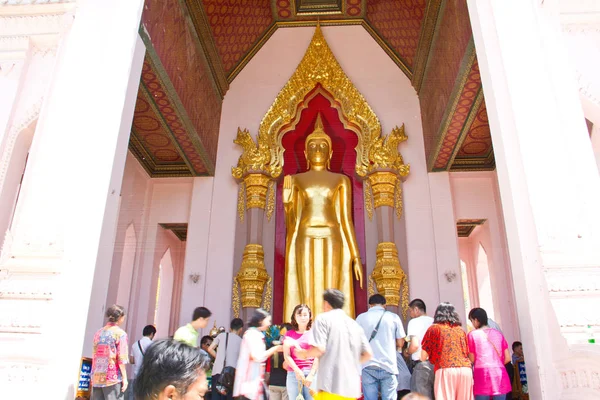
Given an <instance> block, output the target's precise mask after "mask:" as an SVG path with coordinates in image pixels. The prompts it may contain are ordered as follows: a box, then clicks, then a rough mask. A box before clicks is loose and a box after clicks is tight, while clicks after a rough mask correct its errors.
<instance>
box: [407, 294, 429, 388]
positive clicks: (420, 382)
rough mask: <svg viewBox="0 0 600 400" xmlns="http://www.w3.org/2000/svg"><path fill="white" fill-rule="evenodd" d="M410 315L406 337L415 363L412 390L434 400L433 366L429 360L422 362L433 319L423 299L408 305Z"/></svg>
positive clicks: (409, 352)
mask: <svg viewBox="0 0 600 400" xmlns="http://www.w3.org/2000/svg"><path fill="white" fill-rule="evenodd" d="M408 313H409V315H410V321H409V322H408V327H407V329H406V335H407V337H408V341H409V342H410V344H409V346H408V354H410V357H411V360H412V362H413V370H412V376H411V378H410V390H411V392H417V393H423V394H424V395H426V396H429V397H431V398H433V380H434V374H433V365H432V364H431V363H430V362H429V360H425V361H421V341H422V340H423V336H425V332H427V329H429V327H430V326H431V324H433V318H431V317H430V316H428V315H427V307H426V306H425V302H424V301H423V300H421V299H414V300H412V301H411V302H410V303H409V304H408Z"/></svg>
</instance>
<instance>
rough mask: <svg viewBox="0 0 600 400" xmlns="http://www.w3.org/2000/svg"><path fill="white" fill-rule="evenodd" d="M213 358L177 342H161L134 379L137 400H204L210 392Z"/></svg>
mask: <svg viewBox="0 0 600 400" xmlns="http://www.w3.org/2000/svg"><path fill="white" fill-rule="evenodd" d="M209 366H210V358H209V357H208V354H206V352H204V351H202V350H200V349H199V348H194V347H190V346H188V345H187V344H185V343H182V342H179V341H177V340H159V341H157V342H155V343H154V344H153V345H152V346H150V347H149V348H148V351H147V352H146V355H145V356H144V361H143V362H142V368H140V372H139V374H138V376H137V379H136V380H135V385H134V387H133V392H134V395H135V399H136V400H185V399H203V398H204V395H205V394H206V392H207V391H208V383H207V380H206V372H205V371H206V369H207V368H209Z"/></svg>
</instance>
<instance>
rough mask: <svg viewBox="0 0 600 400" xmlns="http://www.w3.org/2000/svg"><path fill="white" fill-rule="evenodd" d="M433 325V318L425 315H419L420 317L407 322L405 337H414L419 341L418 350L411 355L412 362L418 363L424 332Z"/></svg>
mask: <svg viewBox="0 0 600 400" xmlns="http://www.w3.org/2000/svg"><path fill="white" fill-rule="evenodd" d="M431 324H433V318H431V317H428V316H427V315H421V316H420V317H417V318H413V319H411V320H410V321H409V322H408V328H407V329H406V331H407V332H406V336H408V337H410V338H411V341H412V337H415V338H417V339H418V340H419V350H417V351H415V352H414V353H412V355H411V358H412V359H413V360H414V361H419V360H420V359H421V342H422V341H423V336H425V332H427V329H428V328H429V327H430V326H431Z"/></svg>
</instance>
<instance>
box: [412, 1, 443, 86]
mask: <svg viewBox="0 0 600 400" xmlns="http://www.w3.org/2000/svg"><path fill="white" fill-rule="evenodd" d="M445 4H446V2H445V1H443V0H430V1H428V2H427V9H426V11H425V17H424V19H423V25H422V27H421V34H420V36H419V43H418V46H417V56H416V57H415V62H414V64H413V77H412V84H413V87H414V88H415V90H416V91H417V93H419V92H420V91H421V86H422V84H423V80H424V79H425V74H426V73H427V66H428V64H429V58H430V56H431V49H432V48H433V46H434V43H435V41H436V39H437V36H438V34H439V29H438V26H439V24H440V22H441V20H442V17H443V15H444V7H443V6H445Z"/></svg>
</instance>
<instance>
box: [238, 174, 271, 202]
mask: <svg viewBox="0 0 600 400" xmlns="http://www.w3.org/2000/svg"><path fill="white" fill-rule="evenodd" d="M269 182H270V178H269V177H268V176H266V175H264V174H248V175H246V176H245V177H244V185H245V187H246V209H247V210H249V209H251V208H260V209H263V210H264V209H265V207H266V205H267V191H268V189H269Z"/></svg>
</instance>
